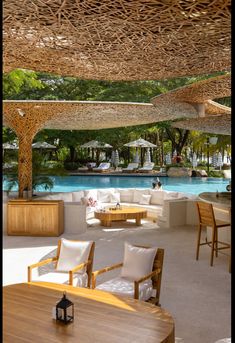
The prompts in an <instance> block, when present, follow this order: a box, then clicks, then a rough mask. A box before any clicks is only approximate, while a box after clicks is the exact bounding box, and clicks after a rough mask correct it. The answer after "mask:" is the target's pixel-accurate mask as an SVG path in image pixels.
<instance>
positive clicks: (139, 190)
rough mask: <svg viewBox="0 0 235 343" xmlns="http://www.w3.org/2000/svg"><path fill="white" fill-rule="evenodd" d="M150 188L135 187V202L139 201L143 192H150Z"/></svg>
mask: <svg viewBox="0 0 235 343" xmlns="http://www.w3.org/2000/svg"><path fill="white" fill-rule="evenodd" d="M149 191H150V190H149V189H134V192H133V202H139V201H140V198H141V195H142V194H149Z"/></svg>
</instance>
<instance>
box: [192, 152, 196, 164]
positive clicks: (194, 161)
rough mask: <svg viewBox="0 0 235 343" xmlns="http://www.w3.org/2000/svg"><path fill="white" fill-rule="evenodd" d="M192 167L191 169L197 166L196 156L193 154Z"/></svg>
mask: <svg viewBox="0 0 235 343" xmlns="http://www.w3.org/2000/svg"><path fill="white" fill-rule="evenodd" d="M192 166H193V168H196V166H197V154H196V153H195V152H194V153H193V159H192Z"/></svg>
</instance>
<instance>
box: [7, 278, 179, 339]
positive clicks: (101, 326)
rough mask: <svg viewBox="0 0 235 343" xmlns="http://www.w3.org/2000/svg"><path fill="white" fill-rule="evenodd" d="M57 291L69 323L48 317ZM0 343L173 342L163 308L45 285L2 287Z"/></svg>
mask: <svg viewBox="0 0 235 343" xmlns="http://www.w3.org/2000/svg"><path fill="white" fill-rule="evenodd" d="M63 291H66V294H67V297H68V299H69V300H71V301H72V302H73V303H74V322H73V323H70V324H68V325H64V324H61V323H58V322H56V320H54V319H52V308H53V307H54V306H55V305H56V303H57V302H58V301H59V300H60V299H61V298H62V295H63ZM3 342H4V343H15V342H17V343H19V342H33V343H42V342H46V343H52V342H53V343H58V342H61V343H62V342H67V343H73V342H74V343H75V342H76V343H93V342H94V343H133V342H135V343H143V342H148V343H160V342H161V343H173V342H175V335H174V321H173V319H172V317H171V315H170V314H169V313H168V312H167V311H165V310H164V309H162V308H160V307H158V306H155V305H152V304H149V303H145V302H142V301H139V300H134V299H131V298H124V297H121V296H117V295H114V294H111V293H107V292H103V291H99V290H93V289H87V288H78V287H72V286H67V285H59V284H53V283H47V282H45V283H44V282H41V283H36V282H35V283H21V284H15V285H10V286H5V287H3Z"/></svg>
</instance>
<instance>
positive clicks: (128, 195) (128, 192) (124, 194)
mask: <svg viewBox="0 0 235 343" xmlns="http://www.w3.org/2000/svg"><path fill="white" fill-rule="evenodd" d="M118 192H119V193H120V200H121V202H133V194H134V189H131V188H128V189H125V188H119V189H118Z"/></svg>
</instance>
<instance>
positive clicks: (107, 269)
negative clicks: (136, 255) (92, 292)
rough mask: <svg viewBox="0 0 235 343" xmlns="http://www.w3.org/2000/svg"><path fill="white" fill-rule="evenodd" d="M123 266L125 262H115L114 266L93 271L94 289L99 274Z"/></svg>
mask: <svg viewBox="0 0 235 343" xmlns="http://www.w3.org/2000/svg"><path fill="white" fill-rule="evenodd" d="M122 266H123V263H117V264H113V265H112V266H109V267H105V268H102V269H99V270H96V271H94V272H92V289H94V288H95V286H96V278H97V276H98V275H100V274H103V273H106V272H109V271H111V270H113V269H116V268H121V267H122Z"/></svg>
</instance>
